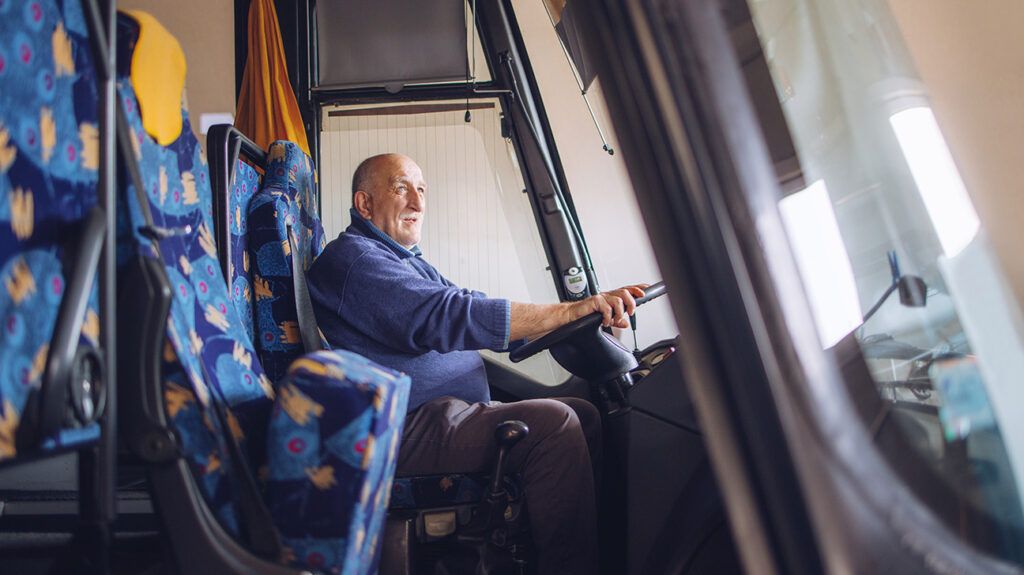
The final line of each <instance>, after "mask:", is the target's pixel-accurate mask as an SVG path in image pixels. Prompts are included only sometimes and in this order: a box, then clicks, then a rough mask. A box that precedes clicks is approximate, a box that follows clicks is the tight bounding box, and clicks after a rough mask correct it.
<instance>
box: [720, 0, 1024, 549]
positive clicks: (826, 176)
mask: <svg viewBox="0 0 1024 575" xmlns="http://www.w3.org/2000/svg"><path fill="white" fill-rule="evenodd" d="M749 8H750V11H751V13H752V16H753V23H754V27H755V28H756V30H754V31H750V32H751V38H752V44H753V45H754V46H756V47H757V49H756V50H755V51H757V52H758V53H757V54H756V55H754V56H753V57H750V58H748V56H750V54H740V56H741V58H743V59H744V61H745V62H746V63H747V64H748V69H747V70H746V72H747V80H748V83H750V84H751V85H754V84H756V83H757V82H759V81H763V82H767V83H770V85H771V86H772V88H773V89H772V90H771V92H774V95H775V96H776V97H777V100H778V102H779V105H780V107H781V111H782V115H783V116H784V127H783V128H782V129H781V132H782V133H783V134H785V133H786V132H787V131H788V136H789V138H785V137H783V139H787V140H791V141H787V142H784V143H783V144H782V145H778V140H779V137H778V135H777V134H778V132H779V131H780V130H779V129H773V126H772V125H771V121H770V119H766V117H767V116H770V114H765V113H764V111H763V110H759V112H761V115H762V124H763V125H764V127H765V131H766V136H767V140H768V141H769V145H770V146H771V147H772V151H773V160H774V161H775V162H776V169H777V172H778V175H779V178H780V181H781V183H782V187H783V192H784V198H783V199H782V200H781V201H780V202H779V211H780V214H781V216H782V218H783V222H784V223H785V225H786V231H787V234H788V236H789V239H790V244H791V247H792V249H793V253H794V256H795V258H796V262H797V265H798V268H799V270H800V273H801V276H802V279H803V283H804V290H805V293H806V295H807V298H808V300H809V303H810V306H811V309H812V311H813V312H814V316H815V320H816V323H817V328H818V334H819V337H820V340H821V345H822V347H823V348H825V349H829V350H831V351H832V352H834V353H836V354H837V355H838V356H839V357H840V359H842V360H844V362H845V366H846V370H845V371H846V375H847V378H848V382H847V383H848V384H849V386H850V390H851V395H852V396H853V397H854V398H855V400H856V398H857V397H858V395H862V394H863V393H865V390H868V392H869V393H871V394H873V397H872V398H870V401H869V400H867V399H862V400H856V402H857V403H858V404H859V405H860V406H861V407H862V415H863V416H864V418H865V423H866V424H867V425H868V426H869V428H870V430H871V432H872V433H873V434H874V437H875V440H876V442H877V443H878V445H879V447H880V449H881V450H882V451H883V452H884V453H885V455H886V456H887V458H888V459H889V461H890V462H891V463H892V464H893V466H894V467H896V468H897V469H898V470H899V471H900V472H901V473H900V474H901V476H902V477H903V478H904V480H906V481H908V483H909V484H910V485H911V487H912V488H913V489H914V490H915V491H916V492H917V493H918V494H919V495H920V496H921V497H922V499H923V500H925V501H926V502H928V503H929V504H930V505H932V506H933V507H934V508H935V509H936V511H937V513H938V514H939V515H940V516H941V517H942V518H943V519H945V520H946V521H947V523H948V524H949V526H950V527H951V528H952V530H953V531H955V532H957V533H958V534H960V536H961V537H963V538H965V539H966V540H968V541H970V542H972V543H974V544H976V545H978V546H980V547H983V548H985V549H987V550H990V551H992V552H994V553H996V554H998V555H1001V556H1003V557H1005V558H1008V559H1012V560H1016V561H1018V562H1021V561H1024V539H1022V533H1024V520H1022V512H1021V494H1022V490H1021V489H1020V488H1019V486H1020V485H1022V483H1021V482H1022V481H1024V417H1021V413H1022V412H1024V385H1022V383H1021V374H1024V329H1022V322H1021V312H1020V307H1019V305H1018V302H1017V300H1016V299H1015V298H1014V297H1013V295H1012V292H1011V289H1010V287H1009V286H1008V284H1007V281H1006V279H1005V277H1004V274H1003V272H1002V268H1001V266H1000V263H999V261H998V260H997V258H996V256H995V254H994V252H993V250H992V248H991V247H990V243H989V239H988V237H987V235H986V231H985V227H984V226H983V225H982V222H981V221H980V219H979V217H978V215H977V214H976V212H975V210H974V207H973V203H972V200H971V191H970V190H968V189H967V187H966V186H965V184H964V182H963V179H962V178H961V175H960V172H959V170H958V168H957V165H956V162H955V159H954V158H953V156H952V154H951V152H950V150H949V147H948V146H947V142H946V140H945V139H944V136H943V133H942V131H941V129H940V127H939V121H938V120H937V119H936V115H935V113H934V112H933V110H932V107H931V104H930V101H929V97H928V93H927V91H926V89H925V86H924V84H923V83H922V82H921V81H920V79H919V78H918V77H917V74H916V72H915V70H914V67H913V65H912V64H911V60H910V56H909V55H908V53H907V49H906V48H905V46H904V43H903V39H902V37H901V35H900V32H899V29H898V28H897V26H896V23H895V21H894V19H893V17H892V15H891V14H890V12H889V11H888V7H887V6H886V4H885V3H884V2H881V1H879V0H843V1H829V0H775V1H772V2H760V1H755V2H750V3H749ZM741 32H742V31H741ZM755 34H756V35H755ZM762 49H763V54H761V53H760V50H762ZM758 62H760V68H758V65H757V64H758ZM758 70H763V71H766V74H761V76H759V74H758ZM755 92H756V90H755ZM771 92H770V93H771ZM1005 192H1009V190H1005ZM851 351H852V352H853V354H852V355H851V353H850V352H851ZM851 357H852V359H850V358H851ZM894 434H896V435H894ZM897 435H898V437H897Z"/></svg>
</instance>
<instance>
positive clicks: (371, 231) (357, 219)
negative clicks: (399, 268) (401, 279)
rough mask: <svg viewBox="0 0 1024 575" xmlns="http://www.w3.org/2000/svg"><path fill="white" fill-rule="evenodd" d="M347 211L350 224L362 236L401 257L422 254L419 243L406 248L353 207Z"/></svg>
mask: <svg viewBox="0 0 1024 575" xmlns="http://www.w3.org/2000/svg"><path fill="white" fill-rule="evenodd" d="M349 213H350V214H351V215H352V226H353V227H355V228H356V229H357V230H359V231H360V233H362V234H363V235H364V236H366V237H369V238H372V239H375V240H377V241H379V242H381V243H382V244H384V245H386V246H387V247H389V248H390V249H391V251H393V252H395V255H397V256H398V257H400V258H402V259H406V258H411V257H419V256H421V255H422V254H423V252H422V251H421V250H420V246H419V245H415V246H413V247H411V248H407V247H405V246H403V245H402V244H400V243H398V242H396V241H395V240H394V238H392V237H391V236H389V235H387V234H385V233H384V232H383V231H381V229H380V228H378V227H377V226H375V225H374V224H373V222H371V221H370V220H368V219H366V218H364V217H363V216H361V215H359V212H357V211H356V209H355V208H349Z"/></svg>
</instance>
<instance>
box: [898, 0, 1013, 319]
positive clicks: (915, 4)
mask: <svg viewBox="0 0 1024 575" xmlns="http://www.w3.org/2000/svg"><path fill="white" fill-rule="evenodd" d="M889 4H890V6H891V8H892V11H893V14H894V15H895V17H896V20H897V22H898V23H899V26H900V29H901V30H902V32H903V36H904V39H905V41H906V43H907V46H908V48H909V49H910V53H911V55H912V57H913V58H914V61H915V63H916V64H917V68H918V72H919V73H920V76H921V79H922V80H923V81H924V83H925V84H926V85H927V86H928V91H929V93H930V94H931V99H932V104H933V109H934V111H935V115H936V117H937V118H938V121H939V124H940V126H941V127H942V131H943V133H944V134H945V136H946V139H947V140H948V142H949V147H950V149H951V150H952V152H953V156H954V158H956V162H957V165H958V166H959V168H960V171H961V174H962V175H963V179H964V182H965V184H966V185H967V189H968V190H969V192H970V194H971V197H972V199H973V200H974V205H975V208H976V209H977V211H978V216H979V217H980V218H981V221H982V224H983V226H984V227H985V228H986V229H987V231H988V234H989V237H990V239H991V240H992V243H993V244H994V246H995V248H996V252H997V253H998V255H999V258H1000V260H1001V261H1002V264H1003V268H1004V270H1005V271H1006V274H1007V277H1008V279H1009V280H1010V283H1011V285H1012V287H1013V289H1014V291H1015V292H1016V295H1017V299H1018V301H1022V302H1024V257H1022V256H1021V246H1022V245H1024V36H1022V34H1021V29H1020V28H1021V25H1022V24H1024V2H1021V1H1020V0H984V1H983V2H978V1H977V0H889Z"/></svg>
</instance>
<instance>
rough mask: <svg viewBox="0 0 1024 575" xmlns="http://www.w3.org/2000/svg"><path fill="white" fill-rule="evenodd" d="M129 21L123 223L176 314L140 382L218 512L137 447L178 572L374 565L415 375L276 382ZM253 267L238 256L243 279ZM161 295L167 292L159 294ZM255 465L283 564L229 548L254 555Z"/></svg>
mask: <svg viewBox="0 0 1024 575" xmlns="http://www.w3.org/2000/svg"><path fill="white" fill-rule="evenodd" d="M118 23H119V33H118V40H119V54H118V56H119V58H118V61H119V63H120V65H119V68H120V69H119V70H118V86H117V90H118V95H119V98H120V100H121V104H122V105H123V107H124V109H125V111H126V115H127V119H128V124H129V128H130V133H131V138H132V144H133V147H134V150H135V152H134V153H135V157H136V158H137V160H138V166H139V174H138V175H139V177H140V179H141V182H142V188H143V190H142V193H141V194H140V193H138V192H137V191H136V190H135V189H134V186H129V187H128V189H126V190H123V191H122V194H121V201H122V202H123V205H124V209H123V210H122V211H123V212H124V213H126V214H127V216H128V217H127V218H126V220H125V222H124V224H125V225H124V226H123V229H122V230H121V232H122V234H121V241H122V244H123V245H124V246H127V247H128V249H127V250H125V251H126V253H128V254H129V255H127V256H126V257H125V258H124V261H125V265H129V264H130V261H131V260H132V259H133V258H135V259H138V260H145V261H147V262H156V264H157V269H158V272H159V273H158V274H157V277H159V276H161V275H162V276H163V278H165V280H166V282H167V283H168V284H169V287H170V291H171V296H170V313H169V316H168V317H167V319H166V321H165V322H164V325H163V326H158V327H159V328H160V329H161V330H162V331H163V334H164V337H165V343H164V346H163V351H162V360H161V365H160V375H159V380H160V381H159V382H152V381H151V382H149V383H148V384H147V383H146V382H143V385H159V389H160V394H161V397H162V400H163V402H162V406H161V407H162V408H163V409H162V411H163V415H164V416H165V418H166V422H167V425H168V426H169V427H170V428H171V430H173V436H174V440H175V441H176V442H177V448H176V451H177V453H180V459H177V457H178V455H176V454H175V455H174V456H173V459H174V461H178V462H184V463H185V464H187V469H186V470H184V471H182V472H181V473H179V476H181V477H184V480H185V483H184V485H185V487H187V488H189V489H192V490H194V492H196V493H197V494H198V496H200V497H201V499H202V501H203V502H204V505H205V506H206V507H207V508H208V509H209V510H211V511H212V512H213V516H214V517H215V518H216V520H215V521H210V520H209V519H207V515H204V513H203V512H202V510H199V511H198V512H193V511H192V507H194V505H192V504H191V503H189V499H188V497H187V496H185V495H182V493H181V488H180V486H181V485H182V481H179V479H181V477H179V476H175V475H174V473H178V472H176V471H173V470H169V469H170V468H169V467H168V466H167V463H168V461H166V459H167V458H168V456H166V455H165V456H164V458H165V460H163V461H157V460H158V457H157V456H154V455H153V454H148V453H147V452H146V449H147V448H146V447H145V446H142V447H141V448H139V451H140V452H142V453H143V454H144V455H147V456H149V457H150V458H151V459H152V460H153V461H154V462H156V463H159V464H158V465H154V466H153V467H152V468H151V469H152V470H151V473H152V474H151V484H152V486H153V491H154V499H155V503H156V505H157V507H158V509H159V510H160V515H161V518H162V520H163V521H164V526H165V528H166V529H165V530H166V536H167V537H169V539H170V541H171V546H172V548H173V550H174V558H175V561H176V563H177V567H178V569H179V570H180V571H181V572H218V573H219V572H293V571H281V570H280V569H281V565H282V564H283V565H288V566H291V567H294V568H302V569H312V570H315V571H317V572H325V573H346V574H348V573H353V574H355V573H372V572H374V571H375V569H376V562H377V553H378V550H379V546H380V537H379V533H380V530H381V523H382V517H383V513H384V507H385V505H386V499H387V495H388V493H389V490H390V486H391V478H392V476H393V473H394V465H395V461H396V452H397V443H398V440H399V438H400V437H401V431H402V424H403V416H404V413H405V408H406V402H407V399H408V386H409V379H408V377H406V376H404V375H402V374H399V373H396V372H393V371H391V370H388V369H385V368H382V367H380V366H377V365H375V364H373V363H371V362H369V361H367V360H365V359H363V358H361V357H359V356H357V355H355V354H351V353H346V352H319V353H315V354H308V355H305V356H301V357H299V358H298V359H297V360H295V361H293V362H292V363H291V364H290V365H288V366H285V369H284V370H283V371H281V373H280V374H279V375H280V377H279V378H278V379H277V380H276V381H273V382H272V380H271V379H270V378H269V377H268V376H267V374H266V373H265V372H264V369H263V365H262V363H261V358H260V357H258V355H257V354H256V352H255V350H254V348H253V345H252V340H251V339H250V337H249V334H248V332H247V330H246V328H245V327H244V326H245V322H244V321H243V320H242V318H241V317H240V314H239V311H240V309H239V308H240V306H236V304H237V301H238V300H237V299H234V298H232V297H231V296H230V295H229V292H228V287H227V283H226V281H225V277H224V276H223V275H222V274H221V268H220V262H219V261H218V257H217V256H218V253H217V245H216V242H215V241H214V237H213V216H212V199H211V188H210V181H209V174H208V170H207V167H206V158H205V156H204V154H203V152H202V149H201V148H200V146H199V145H198V142H197V141H196V139H195V137H194V135H193V134H192V130H191V127H190V125H189V122H188V117H187V111H185V110H181V115H182V128H181V133H180V136H178V137H177V139H175V140H174V141H173V142H172V143H170V144H168V145H166V146H161V145H159V144H158V143H157V142H156V141H155V140H154V139H153V138H152V137H151V136H150V134H148V133H147V131H146V130H145V129H144V127H143V122H142V117H141V116H140V113H139V110H140V107H139V101H138V99H137V98H136V94H135V91H134V89H133V85H132V80H131V79H130V72H131V70H130V62H131V61H132V53H133V52H134V50H135V49H136V42H137V41H138V39H139V36H140V32H139V23H138V21H137V20H136V19H135V18H133V17H129V16H125V15H121V16H120V17H119V19H118ZM145 25H146V26H153V25H154V23H153V22H147V23H146V24H145ZM143 113H146V112H145V108H143ZM132 179H134V177H130V178H128V180H129V181H130V180H132ZM140 198H143V199H141V200H140ZM240 224H241V222H240ZM241 229H242V228H239V230H241ZM236 253H242V254H244V253H245V252H244V251H241V252H236ZM242 257H243V258H244V255H243V256H242ZM235 261H238V260H237V258H236V260H235ZM251 263H252V262H250V264H251ZM245 269H246V266H245V263H244V259H243V260H242V265H241V273H240V274H239V275H244V271H245ZM150 283H152V282H150ZM157 283H159V282H157ZM234 283H235V285H239V283H240V282H234ZM139 285H141V286H143V287H145V286H147V285H150V284H146V283H145V282H142V283H140V284H139ZM147 289H148V288H147ZM150 292H152V293H154V294H157V297H154V301H156V300H159V297H158V295H159V292H160V290H159V289H158V288H157V289H152V290H148V291H147V293H150ZM254 293H255V294H256V296H257V297H259V295H260V294H261V291H260V289H258V288H257V289H256V290H254ZM141 295H142V294H140V296H141ZM142 371H144V370H142ZM126 408H129V407H128V406H126ZM157 435H158V434H157ZM154 437H156V436H154ZM232 438H234V440H232ZM235 446H237V448H239V450H240V451H241V454H242V456H241V457H240V458H239V457H237V456H235V453H237V451H235V450H236V447H235ZM233 452H234V453H233ZM250 471H251V472H252V474H250ZM257 474H258V476H259V477H260V479H261V480H262V484H261V485H260V486H258V487H257V489H259V491H260V495H261V496H262V498H263V500H262V501H263V504H264V505H265V508H264V509H269V512H270V516H271V517H272V519H273V528H274V530H276V532H277V533H278V534H279V535H280V539H281V540H282V542H283V544H284V547H283V550H282V551H283V552H282V554H281V556H280V557H266V556H264V557H263V559H270V561H261V560H260V559H258V558H255V557H252V556H239V555H238V554H237V553H235V552H234V551H232V549H236V550H237V544H238V542H242V543H243V544H246V545H247V546H248V547H249V549H250V550H251V551H259V550H257V549H255V547H257V545H256V542H255V539H254V531H256V529H254V524H253V521H252V517H253V512H252V509H253V506H252V502H251V501H250V502H248V503H247V500H246V493H247V492H249V490H250V487H247V483H248V485H252V484H253V483H254V482H253V481H252V479H253V475H257ZM163 487H166V489H162V488H163ZM177 505H182V506H184V507H188V509H178V508H176V506H177ZM257 507H259V505H257ZM256 527H260V525H256ZM225 534H226V535H228V536H227V537H225ZM264 543H265V540H264ZM233 553H234V554H233ZM239 557H242V558H241V559H240V558H239ZM275 569H276V570H275Z"/></svg>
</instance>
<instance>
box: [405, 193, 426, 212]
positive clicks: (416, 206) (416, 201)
mask: <svg viewBox="0 0 1024 575" xmlns="http://www.w3.org/2000/svg"><path fill="white" fill-rule="evenodd" d="M408 198H409V199H408V203H407V205H408V207H409V209H410V210H416V211H417V212H422V211H423V208H424V206H425V205H426V203H427V202H426V198H424V197H423V193H422V192H414V193H412V194H409V196H408Z"/></svg>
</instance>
